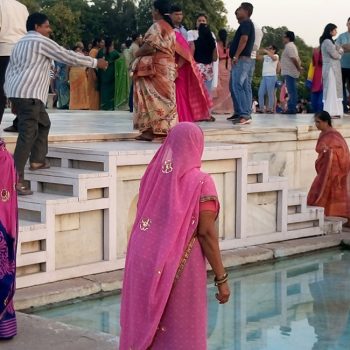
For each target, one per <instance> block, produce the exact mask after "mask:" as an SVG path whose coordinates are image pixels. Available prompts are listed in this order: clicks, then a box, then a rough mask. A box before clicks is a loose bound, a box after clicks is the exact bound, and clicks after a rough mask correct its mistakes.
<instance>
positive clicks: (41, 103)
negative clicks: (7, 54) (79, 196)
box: [5, 13, 108, 195]
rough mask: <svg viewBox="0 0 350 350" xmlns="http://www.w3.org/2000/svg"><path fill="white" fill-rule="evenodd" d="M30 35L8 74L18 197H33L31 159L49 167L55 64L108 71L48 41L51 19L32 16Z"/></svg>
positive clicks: (19, 45) (20, 43)
mask: <svg viewBox="0 0 350 350" xmlns="http://www.w3.org/2000/svg"><path fill="white" fill-rule="evenodd" d="M27 31H28V33H27V34H26V35H25V36H24V37H23V38H22V39H21V40H19V41H18V43H17V44H16V45H15V47H14V48H13V51H12V55H11V58H10V63H9V65H8V68H7V70H6V76H5V92H6V96H7V97H8V98H9V99H10V101H11V103H12V106H13V109H14V111H15V113H16V114H17V117H18V132H19V135H18V139H17V144H16V149H15V152H14V159H15V164H16V168H17V171H18V175H19V183H18V185H17V192H18V194H19V195H28V194H32V191H30V190H29V189H28V188H27V187H26V186H25V184H24V167H25V164H26V162H27V160H28V158H30V159H29V162H30V169H31V170H38V169H45V168H48V167H49V164H48V163H47V161H46V159H45V157H46V154H47V151H48V135H49V130H50V124H51V122H50V118H49V116H48V114H47V112H46V110H45V105H46V101H47V98H48V93H49V85H50V68H51V62H52V60H55V61H58V62H62V63H65V64H67V65H69V66H84V67H91V68H96V67H98V68H102V69H106V68H107V66H108V63H107V62H106V61H105V60H104V59H99V60H96V59H94V58H92V57H89V56H83V55H80V54H77V53H75V52H73V51H69V50H66V49H65V48H63V47H61V46H59V45H58V44H57V43H55V42H54V41H53V40H51V39H50V38H49V36H50V33H51V32H52V30H51V28H50V24H49V21H48V18H47V17H46V16H45V15H44V14H42V13H33V14H32V15H30V16H29V17H28V19H27Z"/></svg>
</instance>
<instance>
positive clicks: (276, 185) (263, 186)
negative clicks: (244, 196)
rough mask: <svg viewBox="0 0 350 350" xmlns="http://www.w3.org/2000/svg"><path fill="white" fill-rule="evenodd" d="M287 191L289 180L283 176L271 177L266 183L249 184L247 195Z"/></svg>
mask: <svg viewBox="0 0 350 350" xmlns="http://www.w3.org/2000/svg"><path fill="white" fill-rule="evenodd" d="M283 190H285V191H287V190H288V179H287V178H286V177H281V176H269V177H268V179H267V181H265V182H257V183H248V184H247V193H261V192H275V191H283Z"/></svg>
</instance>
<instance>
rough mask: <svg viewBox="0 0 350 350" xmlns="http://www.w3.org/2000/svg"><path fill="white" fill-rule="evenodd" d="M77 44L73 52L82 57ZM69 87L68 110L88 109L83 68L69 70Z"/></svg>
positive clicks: (86, 81) (85, 78)
mask: <svg viewBox="0 0 350 350" xmlns="http://www.w3.org/2000/svg"><path fill="white" fill-rule="evenodd" d="M78 44H80V43H78ZM78 44H77V45H76V46H75V47H74V48H73V51H75V52H77V53H80V54H82V55H83V48H82V47H81V45H78ZM83 47H84V46H83ZM69 86H70V98H69V109H71V110H78V109H89V100H88V78H87V72H86V68H85V67H70V68H69Z"/></svg>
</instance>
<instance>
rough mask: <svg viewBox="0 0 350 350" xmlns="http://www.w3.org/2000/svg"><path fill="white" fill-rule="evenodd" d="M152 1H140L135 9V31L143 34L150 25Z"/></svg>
mask: <svg viewBox="0 0 350 350" xmlns="http://www.w3.org/2000/svg"><path fill="white" fill-rule="evenodd" d="M153 2H154V0H140V2H139V4H138V8H137V15H136V18H137V31H138V32H140V33H142V34H144V33H146V31H147V29H148V28H149V27H150V26H151V25H152V6H153Z"/></svg>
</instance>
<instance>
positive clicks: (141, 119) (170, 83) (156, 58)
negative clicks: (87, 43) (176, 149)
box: [133, 0, 177, 141]
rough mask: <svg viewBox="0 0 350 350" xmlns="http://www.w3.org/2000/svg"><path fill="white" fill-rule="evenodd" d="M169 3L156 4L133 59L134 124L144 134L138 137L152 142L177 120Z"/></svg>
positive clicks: (172, 36) (172, 33) (173, 52)
mask: <svg viewBox="0 0 350 350" xmlns="http://www.w3.org/2000/svg"><path fill="white" fill-rule="evenodd" d="M169 11H170V3H168V1H162V0H157V1H155V2H154V3H153V12H152V14H153V19H154V24H153V25H152V26H151V27H150V28H149V30H148V31H147V33H146V35H145V37H144V44H143V45H142V46H141V48H140V49H139V50H138V51H137V52H136V57H137V59H136V60H135V62H134V66H133V67H134V68H133V71H134V102H135V115H134V124H135V125H137V127H138V129H139V131H140V133H141V135H140V136H138V137H137V138H136V139H137V140H142V141H152V140H153V139H154V138H155V137H165V136H166V135H167V133H168V131H169V130H170V129H171V128H172V127H173V126H174V125H175V124H176V122H177V110H176V94H175V79H176V64H175V44H176V36H175V32H174V30H173V25H172V22H171V19H170V17H169V15H168V13H169Z"/></svg>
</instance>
